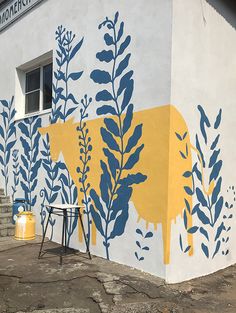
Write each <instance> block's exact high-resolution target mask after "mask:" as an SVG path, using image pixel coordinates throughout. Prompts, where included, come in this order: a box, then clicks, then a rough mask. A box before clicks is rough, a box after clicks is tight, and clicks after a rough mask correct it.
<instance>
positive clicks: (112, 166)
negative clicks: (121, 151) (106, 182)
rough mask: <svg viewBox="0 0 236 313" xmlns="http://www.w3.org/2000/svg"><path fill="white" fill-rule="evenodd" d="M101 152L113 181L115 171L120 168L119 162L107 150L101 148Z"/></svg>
mask: <svg viewBox="0 0 236 313" xmlns="http://www.w3.org/2000/svg"><path fill="white" fill-rule="evenodd" d="M103 152H104V154H105V156H106V157H107V159H108V164H109V168H110V171H111V174H112V177H113V178H114V179H115V177H116V170H117V169H118V168H120V166H119V161H118V160H117V159H116V157H115V156H114V154H113V153H111V152H110V151H109V150H108V149H107V148H103Z"/></svg>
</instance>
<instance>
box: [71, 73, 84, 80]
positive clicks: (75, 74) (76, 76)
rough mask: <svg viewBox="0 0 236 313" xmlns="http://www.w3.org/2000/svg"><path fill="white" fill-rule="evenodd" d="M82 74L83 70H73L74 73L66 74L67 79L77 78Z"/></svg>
mask: <svg viewBox="0 0 236 313" xmlns="http://www.w3.org/2000/svg"><path fill="white" fill-rule="evenodd" d="M82 74H83V71H81V72H75V73H70V75H69V76H68V79H69V78H71V79H72V80H78V79H79V78H80V77H81V76H82Z"/></svg>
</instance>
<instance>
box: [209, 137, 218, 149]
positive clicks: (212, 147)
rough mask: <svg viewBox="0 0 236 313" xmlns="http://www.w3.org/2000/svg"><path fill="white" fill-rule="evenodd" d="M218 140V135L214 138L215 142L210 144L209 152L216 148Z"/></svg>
mask: <svg viewBox="0 0 236 313" xmlns="http://www.w3.org/2000/svg"><path fill="white" fill-rule="evenodd" d="M219 138H220V135H217V137H216V138H215V140H214V141H213V143H212V145H211V150H214V149H215V147H216V146H217V144H218V141H219Z"/></svg>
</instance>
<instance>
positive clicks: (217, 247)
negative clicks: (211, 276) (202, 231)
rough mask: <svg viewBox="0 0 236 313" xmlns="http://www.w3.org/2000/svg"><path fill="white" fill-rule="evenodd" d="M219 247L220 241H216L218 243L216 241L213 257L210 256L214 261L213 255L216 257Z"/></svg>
mask: <svg viewBox="0 0 236 313" xmlns="http://www.w3.org/2000/svg"><path fill="white" fill-rule="evenodd" d="M220 246H221V241H220V240H218V241H217V244H216V248H215V252H214V254H213V256H212V259H214V257H215V255H216V254H217V253H218V251H219V250H220Z"/></svg>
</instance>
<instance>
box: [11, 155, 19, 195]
mask: <svg viewBox="0 0 236 313" xmlns="http://www.w3.org/2000/svg"><path fill="white" fill-rule="evenodd" d="M12 159H13V182H14V183H13V186H12V199H13V200H15V193H16V190H17V186H18V185H19V174H20V170H19V150H17V149H14V150H13V151H12Z"/></svg>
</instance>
